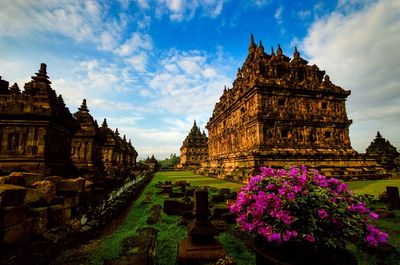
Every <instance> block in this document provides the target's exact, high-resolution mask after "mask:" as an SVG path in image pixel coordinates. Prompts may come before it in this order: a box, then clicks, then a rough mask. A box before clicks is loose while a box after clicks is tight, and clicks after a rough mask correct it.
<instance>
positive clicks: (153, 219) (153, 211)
mask: <svg viewBox="0 0 400 265" xmlns="http://www.w3.org/2000/svg"><path fill="white" fill-rule="evenodd" d="M161 217H162V208H161V205H159V204H153V205H152V206H151V208H150V209H149V216H148V217H147V223H148V224H158V223H161Z"/></svg>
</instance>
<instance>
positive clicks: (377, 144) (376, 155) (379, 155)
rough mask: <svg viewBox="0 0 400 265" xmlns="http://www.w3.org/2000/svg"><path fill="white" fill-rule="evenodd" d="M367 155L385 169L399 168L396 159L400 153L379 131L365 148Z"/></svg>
mask: <svg viewBox="0 0 400 265" xmlns="http://www.w3.org/2000/svg"><path fill="white" fill-rule="evenodd" d="M366 151H367V152H366V155H367V157H370V158H373V159H375V160H376V162H378V163H379V164H380V165H382V166H383V167H384V168H385V169H388V170H391V169H397V171H398V170H400V169H399V165H398V164H397V163H398V162H397V161H396V160H397V159H400V157H399V156H400V153H399V152H398V151H397V149H396V147H394V146H393V145H392V144H391V143H390V142H389V140H386V139H385V138H383V137H382V135H381V133H380V132H377V133H376V137H375V139H374V140H373V141H372V142H371V144H370V145H369V146H368V148H367V150H366Z"/></svg>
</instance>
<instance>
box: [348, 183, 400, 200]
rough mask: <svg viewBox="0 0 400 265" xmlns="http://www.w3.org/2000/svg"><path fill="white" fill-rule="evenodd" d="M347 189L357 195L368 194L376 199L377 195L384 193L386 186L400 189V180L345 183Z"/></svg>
mask: <svg viewBox="0 0 400 265" xmlns="http://www.w3.org/2000/svg"><path fill="white" fill-rule="evenodd" d="M346 183H347V184H348V185H349V189H350V190H353V191H354V192H355V193H359V194H370V195H373V196H375V197H378V196H379V194H381V193H382V192H384V191H386V186H397V187H400V179H383V180H360V181H349V182H346Z"/></svg>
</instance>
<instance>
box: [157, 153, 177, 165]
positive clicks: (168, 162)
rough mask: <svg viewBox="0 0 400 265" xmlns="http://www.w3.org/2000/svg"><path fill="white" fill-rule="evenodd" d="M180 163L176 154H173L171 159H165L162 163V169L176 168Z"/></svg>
mask: <svg viewBox="0 0 400 265" xmlns="http://www.w3.org/2000/svg"><path fill="white" fill-rule="evenodd" d="M179 162H180V158H179V156H177V155H176V154H171V155H170V156H169V158H165V159H164V160H161V161H160V164H161V166H162V168H170V169H172V168H174V167H175V166H176V165H178V164H179Z"/></svg>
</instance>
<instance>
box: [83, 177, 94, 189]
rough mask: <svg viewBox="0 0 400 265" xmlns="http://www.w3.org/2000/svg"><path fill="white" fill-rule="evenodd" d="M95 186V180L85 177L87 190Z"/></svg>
mask: <svg viewBox="0 0 400 265" xmlns="http://www.w3.org/2000/svg"><path fill="white" fill-rule="evenodd" d="M93 188H94V182H93V181H90V180H87V179H85V191H88V190H92V189H93Z"/></svg>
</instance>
